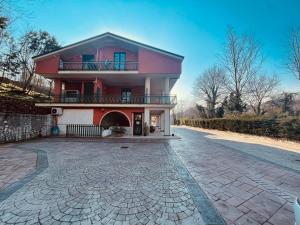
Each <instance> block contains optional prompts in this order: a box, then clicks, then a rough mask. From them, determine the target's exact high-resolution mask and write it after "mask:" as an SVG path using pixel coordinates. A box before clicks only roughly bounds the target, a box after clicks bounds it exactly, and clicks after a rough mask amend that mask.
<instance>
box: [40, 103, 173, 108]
mask: <svg viewBox="0 0 300 225" xmlns="http://www.w3.org/2000/svg"><path fill="white" fill-rule="evenodd" d="M35 105H36V106H40V107H78V108H91V107H103V108H107V107H110V108H117V107H118V108H141V107H142V108H143V107H147V108H160V109H161V108H174V107H175V104H173V105H171V104H170V105H160V104H76V103H74V104H73V103H35Z"/></svg>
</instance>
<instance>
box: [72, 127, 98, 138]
mask: <svg viewBox="0 0 300 225" xmlns="http://www.w3.org/2000/svg"><path fill="white" fill-rule="evenodd" d="M101 135H102V127H101V126H95V125H86V124H68V125H67V128H66V136H67V137H101Z"/></svg>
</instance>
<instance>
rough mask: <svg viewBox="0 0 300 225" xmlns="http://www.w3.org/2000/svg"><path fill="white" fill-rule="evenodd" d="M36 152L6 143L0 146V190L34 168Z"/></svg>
mask: <svg viewBox="0 0 300 225" xmlns="http://www.w3.org/2000/svg"><path fill="white" fill-rule="evenodd" d="M35 165H36V153H35V152H30V151H23V150H20V149H15V148H14V147H13V145H11V144H6V145H2V146H1V147H0V190H2V189H4V188H6V187H7V186H8V185H10V184H12V183H14V182H16V181H18V180H20V179H21V178H22V177H24V176H25V175H26V174H28V173H30V172H31V171H33V170H34V169H35Z"/></svg>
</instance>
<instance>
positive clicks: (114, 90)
mask: <svg viewBox="0 0 300 225" xmlns="http://www.w3.org/2000/svg"><path fill="white" fill-rule="evenodd" d="M125 88H128V89H131V93H132V95H144V87H142V86H136V87H108V86H106V89H105V94H106V95H116V96H118V95H121V92H122V89H125Z"/></svg>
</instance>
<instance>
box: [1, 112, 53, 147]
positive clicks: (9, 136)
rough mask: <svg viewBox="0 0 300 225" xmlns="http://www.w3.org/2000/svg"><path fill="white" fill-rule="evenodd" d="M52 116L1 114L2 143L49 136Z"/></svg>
mask: <svg viewBox="0 0 300 225" xmlns="http://www.w3.org/2000/svg"><path fill="white" fill-rule="evenodd" d="M51 127H52V118H51V115H33V114H19V113H0V143H5V142H14V141H21V140H28V139H32V138H35V137H45V136H49V135H50V133H51Z"/></svg>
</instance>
